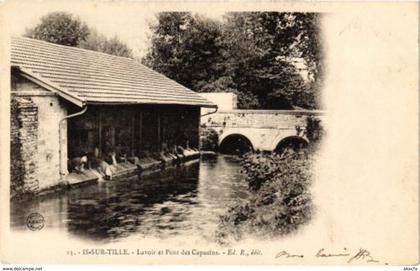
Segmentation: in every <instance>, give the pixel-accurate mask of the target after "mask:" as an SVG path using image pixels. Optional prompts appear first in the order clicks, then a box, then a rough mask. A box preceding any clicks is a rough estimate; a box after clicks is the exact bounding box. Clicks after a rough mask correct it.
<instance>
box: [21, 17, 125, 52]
mask: <svg viewBox="0 0 420 271" xmlns="http://www.w3.org/2000/svg"><path fill="white" fill-rule="evenodd" d="M24 35H25V36H27V37H30V38H34V39H39V40H44V41H48V42H52V43H57V44H61V45H67V46H73V47H79V48H84V49H88V50H93V51H98V52H103V53H106V54H111V55H116V56H122V57H129V58H133V52H132V50H131V49H130V48H129V47H128V46H127V45H126V44H124V43H123V42H122V41H121V40H120V39H119V38H118V37H117V36H114V37H112V38H110V39H108V38H107V37H105V36H104V35H103V34H100V33H98V32H97V31H96V30H95V29H93V28H89V27H88V26H87V25H86V23H85V22H82V21H81V20H80V19H79V18H78V17H76V16H74V15H72V14H70V13H67V12H52V13H49V14H47V15H45V16H44V17H42V18H41V23H40V24H38V25H37V26H35V27H34V28H31V29H27V30H26V33H25V34H24Z"/></svg>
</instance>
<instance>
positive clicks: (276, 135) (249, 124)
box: [201, 110, 325, 151]
mask: <svg viewBox="0 0 420 271" xmlns="http://www.w3.org/2000/svg"><path fill="white" fill-rule="evenodd" d="M309 116H314V117H317V118H319V119H321V120H322V122H324V116H325V112H323V111H316V110H224V111H219V112H217V113H214V114H209V115H205V116H203V117H202V118H201V124H202V126H203V127H207V128H212V129H214V130H215V131H217V133H218V134H219V146H221V145H223V144H222V143H223V142H225V139H226V140H227V141H228V139H229V142H233V141H234V140H233V138H232V137H234V138H237V139H238V140H239V138H242V140H245V141H247V142H249V143H250V144H251V145H252V146H250V147H252V149H254V150H257V149H258V150H262V151H273V150H275V149H276V148H278V146H279V144H280V143H282V142H284V140H285V139H291V138H293V140H296V139H298V140H301V141H306V142H307V139H306V136H305V133H304V131H305V128H306V123H307V118H308V117H309ZM232 140H233V141H232Z"/></svg>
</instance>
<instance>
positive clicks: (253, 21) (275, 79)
mask: <svg viewBox="0 0 420 271" xmlns="http://www.w3.org/2000/svg"><path fill="white" fill-rule="evenodd" d="M317 23H318V21H317V15H315V14H311V13H279V12H233V13H228V14H227V15H226V16H225V24H224V25H225V27H224V32H223V41H224V43H225V46H224V47H225V48H226V50H227V54H228V55H230V56H231V57H229V58H227V64H226V65H227V66H228V67H229V70H231V72H232V73H234V74H235V77H234V80H235V82H236V83H237V85H238V89H239V91H249V92H251V93H253V94H255V95H256V96H257V97H258V99H259V101H260V103H261V105H262V106H263V107H264V108H273V109H287V108H293V107H295V106H299V107H304V108H315V107H317V104H316V100H315V97H316V95H315V92H316V91H317V90H316V89H315V88H313V86H314V84H313V82H311V81H310V80H309V79H308V80H307V81H305V80H304V78H303V76H302V74H301V71H300V70H299V68H298V67H297V65H296V64H295V63H294V61H296V59H298V60H299V59H300V60H303V61H304V64H305V67H306V70H307V72H308V74H311V75H314V76H312V78H316V77H317V75H318V74H317V71H318V68H319V67H318V66H317V64H318V63H319V62H320V46H319V40H318V39H317V37H318V35H319V33H318V32H316V31H315V30H317Z"/></svg>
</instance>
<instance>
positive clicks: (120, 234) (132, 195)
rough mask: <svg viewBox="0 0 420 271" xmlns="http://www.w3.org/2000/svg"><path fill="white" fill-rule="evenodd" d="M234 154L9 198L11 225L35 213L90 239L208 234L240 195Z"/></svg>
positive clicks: (243, 188)
mask: <svg viewBox="0 0 420 271" xmlns="http://www.w3.org/2000/svg"><path fill="white" fill-rule="evenodd" d="M246 193H247V188H246V184H245V183H244V181H243V176H242V173H241V172H240V166H239V164H238V162H237V161H236V159H235V158H234V157H229V156H219V157H216V158H213V159H206V160H202V161H201V162H200V163H194V164H190V165H186V166H183V167H180V168H176V169H170V170H168V171H166V172H164V173H160V174H156V175H155V176H148V177H141V176H136V177H131V178H125V179H120V180H115V181H114V180H113V181H110V182H105V183H98V184H94V185H89V186H84V187H80V188H77V189H72V190H70V191H67V192H65V193H61V194H59V195H53V196H49V197H45V198H42V199H38V200H33V201H31V202H25V203H19V204H16V203H13V202H12V209H11V226H12V228H13V229H20V230H27V229H26V226H25V219H26V216H27V215H28V214H30V213H32V212H39V213H41V214H42V215H43V216H44V217H45V222H46V224H45V228H44V229H43V230H48V229H53V228H54V229H60V230H63V231H69V232H70V233H71V234H74V235H77V236H81V237H84V238H89V239H95V240H111V239H121V238H126V237H129V236H131V237H139V238H142V237H158V238H168V237H171V236H180V235H181V236H184V235H185V236H191V235H199V236H201V237H204V238H212V235H213V233H214V230H215V229H216V226H217V223H218V217H219V215H221V214H223V213H224V212H225V211H226V209H227V208H228V206H229V204H231V203H232V202H233V201H234V200H236V199H237V198H243V197H245V196H246Z"/></svg>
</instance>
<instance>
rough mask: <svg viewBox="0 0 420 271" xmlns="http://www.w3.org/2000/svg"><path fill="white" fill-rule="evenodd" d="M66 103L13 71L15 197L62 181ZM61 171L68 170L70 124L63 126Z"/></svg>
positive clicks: (12, 109)
mask: <svg viewBox="0 0 420 271" xmlns="http://www.w3.org/2000/svg"><path fill="white" fill-rule="evenodd" d="M66 115H67V110H66V105H65V104H62V101H60V99H59V97H58V96H56V95H55V94H54V93H52V92H50V91H47V90H45V89H43V88H42V87H40V86H38V85H36V84H34V83H32V82H30V81H29V80H27V79H24V78H22V77H20V76H19V75H18V74H12V93H11V191H12V196H13V195H17V194H22V193H27V192H29V193H36V192H37V191H38V190H41V189H45V188H48V187H51V186H54V185H56V184H58V182H59V180H60V147H59V145H60V141H59V133H60V132H59V122H60V120H61V119H62V118H63V117H64V116H66ZM60 129H61V134H62V135H64V137H62V140H61V145H62V148H61V150H62V153H61V155H62V157H65V159H62V160H61V162H62V165H61V167H62V170H63V171H64V172H65V171H66V170H67V140H66V135H67V125H66V122H64V123H63V125H62V126H61V127H60Z"/></svg>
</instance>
